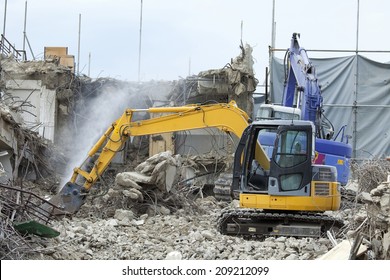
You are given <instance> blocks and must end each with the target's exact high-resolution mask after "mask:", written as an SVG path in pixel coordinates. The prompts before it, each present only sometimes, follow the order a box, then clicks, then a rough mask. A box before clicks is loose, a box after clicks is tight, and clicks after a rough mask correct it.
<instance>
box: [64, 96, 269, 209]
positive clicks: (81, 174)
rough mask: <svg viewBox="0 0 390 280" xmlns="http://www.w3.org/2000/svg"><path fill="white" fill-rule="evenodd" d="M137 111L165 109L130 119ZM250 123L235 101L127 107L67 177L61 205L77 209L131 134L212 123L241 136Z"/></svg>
mask: <svg viewBox="0 0 390 280" xmlns="http://www.w3.org/2000/svg"><path fill="white" fill-rule="evenodd" d="M137 112H148V113H166V114H167V115H164V116H160V117H156V118H151V119H147V120H140V121H132V117H133V115H134V114H135V113H137ZM249 123H250V118H249V117H248V115H247V114H246V113H245V112H244V111H243V110H241V109H239V108H238V107H237V105H236V103H235V102H234V101H231V102H230V103H217V104H209V105H196V104H195V105H186V106H181V107H158V108H157V107H152V108H149V109H127V110H126V111H125V112H124V113H123V114H122V116H121V117H120V118H119V119H117V120H116V121H115V122H114V123H113V124H112V125H111V126H110V127H109V128H108V129H107V131H106V132H105V133H104V134H103V135H102V137H101V138H100V139H99V140H98V141H97V143H96V144H95V145H94V146H93V147H92V149H91V150H90V151H89V152H88V157H87V159H86V160H85V161H84V163H83V164H82V165H81V166H80V167H77V168H75V169H74V171H73V175H72V177H71V179H70V181H69V182H68V183H67V184H66V185H65V186H64V187H63V189H62V190H61V191H60V192H59V194H58V195H59V196H60V201H61V204H62V207H63V208H64V211H67V212H76V211H77V210H78V208H80V207H81V205H82V204H83V202H82V201H79V200H82V199H83V196H81V195H80V194H81V193H86V192H88V191H89V190H90V188H91V187H92V186H93V184H94V183H95V182H96V181H97V180H98V178H99V177H100V176H101V175H102V174H103V172H104V171H105V170H106V168H107V167H108V165H109V164H110V162H111V161H112V159H113V158H114V156H115V155H116V154H117V152H119V151H121V149H122V148H123V146H124V144H125V142H126V140H127V139H128V137H130V136H140V135H151V134H160V133H166V132H175V131H183V130H192V129H202V128H208V127H214V128H218V129H220V130H221V131H224V132H227V133H233V134H235V135H236V136H237V137H239V138H240V137H241V135H242V133H243V131H244V129H245V128H246V127H247V126H248V125H249ZM257 151H258V155H257V156H256V157H257V159H258V162H259V164H260V165H261V166H262V167H263V168H264V169H266V170H269V159H268V156H267V155H266V153H265V152H264V150H263V149H262V148H261V146H260V145H258V149H257ZM99 152H100V154H99V155H98V153H99ZM97 155H98V157H97V159H96V160H95V159H94V158H95V157H96V156H97ZM89 162H93V167H92V169H91V170H85V169H88V168H83V166H88V164H86V163H89ZM80 182H82V183H80ZM65 197H66V198H67V199H65ZM68 201H69V202H68Z"/></svg>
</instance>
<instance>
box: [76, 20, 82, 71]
mask: <svg viewBox="0 0 390 280" xmlns="http://www.w3.org/2000/svg"><path fill="white" fill-rule="evenodd" d="M80 37H81V14H79V38H78V43H77V75H80Z"/></svg>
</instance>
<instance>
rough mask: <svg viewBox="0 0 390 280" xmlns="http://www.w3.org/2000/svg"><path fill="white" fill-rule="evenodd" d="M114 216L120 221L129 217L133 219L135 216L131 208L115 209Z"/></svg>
mask: <svg viewBox="0 0 390 280" xmlns="http://www.w3.org/2000/svg"><path fill="white" fill-rule="evenodd" d="M114 218H115V219H117V220H118V221H122V220H124V219H125V218H127V219H130V220H131V219H133V218H134V213H133V211H131V210H125V209H116V210H115V215H114Z"/></svg>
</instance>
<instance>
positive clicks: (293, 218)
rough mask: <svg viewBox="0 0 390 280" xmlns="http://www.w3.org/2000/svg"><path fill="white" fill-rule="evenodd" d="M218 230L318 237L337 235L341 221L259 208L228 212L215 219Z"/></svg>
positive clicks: (243, 233)
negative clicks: (334, 233) (328, 234)
mask: <svg viewBox="0 0 390 280" xmlns="http://www.w3.org/2000/svg"><path fill="white" fill-rule="evenodd" d="M217 223H218V225H217V226H218V231H219V232H220V233H222V234H227V235H240V236H247V237H252V236H296V237H321V236H324V235H325V234H326V232H327V231H329V230H333V231H335V232H337V231H338V230H339V229H341V228H342V226H343V225H344V223H343V221H342V220H339V219H335V218H333V217H331V216H328V215H326V214H320V213H308V212H295V213H286V212H280V211H278V212H269V211H263V210H259V209H239V208H238V209H227V210H224V211H223V212H222V213H221V215H220V216H219V218H218V222H217Z"/></svg>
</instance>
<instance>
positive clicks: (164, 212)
mask: <svg viewBox="0 0 390 280" xmlns="http://www.w3.org/2000/svg"><path fill="white" fill-rule="evenodd" d="M158 211H159V212H160V213H161V214H162V215H170V214H171V210H169V209H168V208H166V207H164V206H162V205H161V206H159V207H158Z"/></svg>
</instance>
